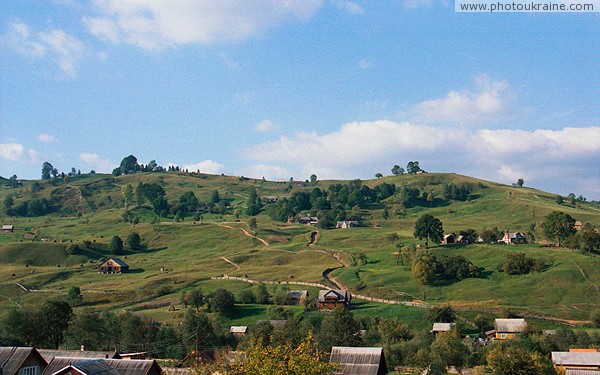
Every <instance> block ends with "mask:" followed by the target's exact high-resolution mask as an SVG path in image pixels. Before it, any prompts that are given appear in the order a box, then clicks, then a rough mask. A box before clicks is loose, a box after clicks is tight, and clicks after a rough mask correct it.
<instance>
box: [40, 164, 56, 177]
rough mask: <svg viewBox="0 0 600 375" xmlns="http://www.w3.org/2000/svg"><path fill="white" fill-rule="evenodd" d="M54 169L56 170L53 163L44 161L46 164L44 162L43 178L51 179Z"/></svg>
mask: <svg viewBox="0 0 600 375" xmlns="http://www.w3.org/2000/svg"><path fill="white" fill-rule="evenodd" d="M52 170H54V167H53V166H52V164H50V163H48V162H47V161H46V162H44V164H42V180H49V179H50V173H52Z"/></svg>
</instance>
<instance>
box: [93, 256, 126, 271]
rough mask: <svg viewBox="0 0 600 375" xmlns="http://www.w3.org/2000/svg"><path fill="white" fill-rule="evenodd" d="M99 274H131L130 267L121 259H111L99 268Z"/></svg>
mask: <svg viewBox="0 0 600 375" xmlns="http://www.w3.org/2000/svg"><path fill="white" fill-rule="evenodd" d="M98 272H99V273H124V272H129V265H128V264H127V263H125V262H123V261H122V260H121V259H119V258H110V259H108V260H107V261H105V262H104V263H102V264H101V265H100V266H98Z"/></svg>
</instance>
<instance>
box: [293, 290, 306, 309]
mask: <svg viewBox="0 0 600 375" xmlns="http://www.w3.org/2000/svg"><path fill="white" fill-rule="evenodd" d="M290 298H291V300H292V303H294V304H295V305H299V304H300V301H301V300H302V299H307V298H308V290H290Z"/></svg>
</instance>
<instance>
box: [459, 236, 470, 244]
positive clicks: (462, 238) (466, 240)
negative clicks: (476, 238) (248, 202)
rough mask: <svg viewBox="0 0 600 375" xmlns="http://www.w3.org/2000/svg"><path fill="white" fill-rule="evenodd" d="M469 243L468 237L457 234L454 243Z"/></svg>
mask: <svg viewBox="0 0 600 375" xmlns="http://www.w3.org/2000/svg"><path fill="white" fill-rule="evenodd" d="M470 241H471V239H470V238H469V236H463V235H462V234H459V235H458V237H457V238H456V243H464V244H469V242H470Z"/></svg>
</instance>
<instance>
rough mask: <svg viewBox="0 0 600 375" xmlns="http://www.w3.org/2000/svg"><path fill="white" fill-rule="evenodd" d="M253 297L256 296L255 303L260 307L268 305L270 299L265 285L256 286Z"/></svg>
mask: <svg viewBox="0 0 600 375" xmlns="http://www.w3.org/2000/svg"><path fill="white" fill-rule="evenodd" d="M254 295H255V296H256V303H258V304H260V305H266V304H268V303H269V298H271V296H270V295H269V292H268V291H267V287H266V286H265V284H258V286H257V287H256V290H255V291H254Z"/></svg>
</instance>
